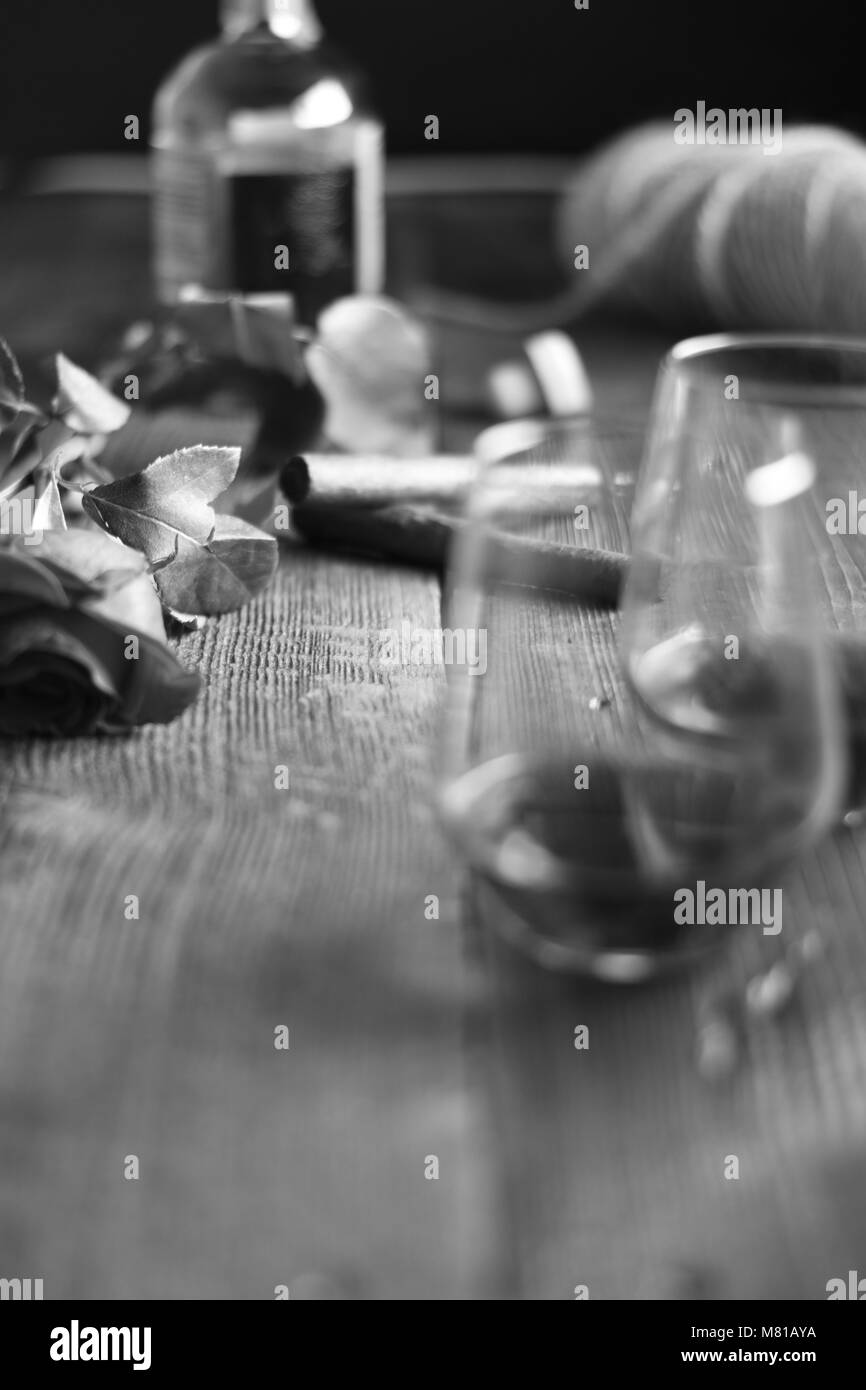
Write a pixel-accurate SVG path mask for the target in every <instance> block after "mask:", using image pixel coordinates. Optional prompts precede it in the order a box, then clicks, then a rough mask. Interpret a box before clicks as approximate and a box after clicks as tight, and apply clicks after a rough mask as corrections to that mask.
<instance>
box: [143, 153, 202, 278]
mask: <svg viewBox="0 0 866 1390" xmlns="http://www.w3.org/2000/svg"><path fill="white" fill-rule="evenodd" d="M153 179H154V190H155V196H154V205H153V206H154V214H153V215H154V242H155V252H156V278H157V284H158V285H159V288H160V297H161V298H162V299H164V300H168V301H173V300H175V299H177V297H178V295H179V294H180V292H181V290H182V289H183V288H184V287H185V286H188V285H204V284H206V283H207V280H208V274H209V270H210V266H211V263H212V260H213V247H212V245H211V229H212V227H213V226H214V211H215V209H214V208H213V207H212V202H213V186H214V180H213V166H212V163H211V161H210V160H209V159H208V158H207V156H206V155H203V154H201V153H200V152H199V151H196V150H185V149H157V150H155V151H154V172H153Z"/></svg>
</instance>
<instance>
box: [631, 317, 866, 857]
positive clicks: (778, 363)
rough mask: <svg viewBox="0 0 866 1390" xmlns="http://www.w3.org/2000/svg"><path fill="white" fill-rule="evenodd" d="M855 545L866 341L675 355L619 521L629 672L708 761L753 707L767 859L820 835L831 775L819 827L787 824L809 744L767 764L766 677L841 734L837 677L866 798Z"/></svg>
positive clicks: (657, 713) (862, 580) (851, 765)
mask: <svg viewBox="0 0 866 1390" xmlns="http://www.w3.org/2000/svg"><path fill="white" fill-rule="evenodd" d="M861 497H862V498H863V499H864V500H863V508H862V510H863V518H862V529H861V517H860V512H859V506H858V504H859V500H860V498H861ZM864 536H866V341H861V340H858V339H853V338H833V337H829V336H819V335H794V334H777V335H764V334H760V335H759V334H743V335H716V336H713V337H706V338H695V339H691V340H689V341H687V342H683V343H680V344H678V345H677V346H676V347H675V348H674V349H673V350H672V351H671V352H670V354H669V355H668V357H667V358H666V359H665V361H664V362H663V364H662V367H661V369H660V372H659V378H658V383H657V387H656V395H655V400H654V405H653V412H652V421H651V428H650V432H649V437H648V441H647V448H646V452H645V458H644V464H643V469H642V479H641V486H640V489H639V492H638V496H637V499H636V503H635V508H634V514H633V516H632V548H633V552H634V560H633V563H632V566H631V572H630V579H629V583H628V586H627V589H626V595H625V599H624V604H623V629H622V651H623V656H624V662H625V666H626V670H627V672H628V675H629V678H630V681H631V683H632V686H633V688H634V690H635V692H636V694H637V696H638V698H639V700H640V703H641V705H642V707H643V709H644V711H645V712H646V714H647V715H648V717H649V718H650V719H651V720H653V721H655V722H656V723H657V725H658V727H659V729H660V730H661V729H663V728H665V727H666V728H667V729H668V730H669V731H670V730H671V729H673V730H675V731H676V736H677V739H678V741H679V743H680V744H681V745H682V743H683V741H684V740H701V741H703V744H704V746H705V749H706V752H707V756H710V753H711V750H715V754H716V755H717V756H718V755H720V751H721V749H722V748H723V746H724V740H725V737H726V733H725V726H726V720H727V719H728V718H729V717H730V715H731V711H732V710H733V709H734V707H735V706H736V705H737V704H738V703H740V704H744V703H745V704H747V705H748V706H749V707H750V708H751V709H752V710H753V713H754V719H755V726H754V742H755V753H756V757H757V758H759V760H760V763H761V765H762V766H763V767H764V768H765V770H766V773H767V776H768V778H769V779H770V781H771V783H772V785H773V786H774V788H775V792H776V800H777V809H776V817H775V828H774V830H773V832H772V833H773V834H774V835H775V836H776V837H777V839H778V840H779V843H780V846H781V845H782V844H783V843H784V842H785V841H787V840H789V839H790V842H791V844H792V846H793V847H796V840H797V838H798V836H800V837H802V838H804V839H806V840H808V839H810V838H811V837H812V835H813V830H817V829H819V828H822V827H823V826H824V825H826V821H827V815H828V809H827V808H828V805H829V804H830V803H831V802H832V800H833V798H834V796H835V795H836V789H834V787H833V782H832V778H830V776H829V775H828V776H827V778H826V789H825V794H824V796H823V798H816V800H815V804H814V806H813V810H812V820H813V821H814V827H810V825H809V824H808V823H807V824H802V825H800V824H799V814H798V812H797V811H796V809H795V806H794V804H789V803H787V802H786V794H787V793H786V786H787V785H789V784H790V783H791V781H792V779H795V778H798V777H800V778H802V777H805V778H806V779H807V780H809V779H810V778H812V776H813V773H812V772H810V771H809V769H808V766H807V763H808V742H807V743H804V741H803V739H802V738H799V739H798V736H797V732H796V729H795V728H792V730H791V743H792V752H791V755H790V756H786V759H785V763H784V765H783V766H782V765H780V766H779V767H777V768H774V767H773V765H772V762H771V758H772V754H771V752H770V751H769V750H768V749H767V748H766V747H762V738H761V734H760V723H761V718H762V717H763V716H760V715H759V711H758V707H759V705H760V702H761V700H762V699H763V700H765V701H766V717H767V718H769V719H771V720H773V721H774V722H775V721H776V718H777V716H776V714H775V713H774V712H773V700H772V696H771V692H770V688H769V687H770V685H771V684H772V682H773V681H778V682H781V683H784V684H786V685H791V684H793V683H797V684H798V685H799V688H800V691H801V695H800V698H801V702H802V704H803V706H804V707H806V706H809V707H810V708H811V709H812V710H813V711H814V713H815V716H816V717H817V716H822V717H823V719H824V722H825V723H826V722H827V721H830V722H831V723H835V725H836V727H837V729H838V728H841V721H840V718H839V712H838V709H834V702H833V692H832V689H831V688H830V684H828V683H832V679H833V677H832V670H831V667H835V668H836V669H837V670H838V672H839V673H840V674H841V676H842V678H843V682H844V685H845V693H846V694H847V696H848V700H847V711H846V713H847V715H848V717H849V724H850V725H851V727H850V728H849V734H850V742H849V748H850V749H851V750H852V751H853V754H854V756H853V757H850V758H849V759H848V760H847V766H846V774H845V775H846V780H847V799H846V804H847V805H851V804H852V802H854V801H857V802H862V801H863V800H864V786H863V773H862V770H861V765H862V764H863V759H862V756H860V755H859V753H858V750H859V749H860V747H861V745H862V744H863V742H864V739H863V733H864V729H866V718H864V713H863V712H862V711H863V707H864V705H866V680H864V676H866V660H864V648H863V645H862V634H863V633H864V629H866V540H864ZM820 628H823V629H824V632H823V633H821V632H819V629H820ZM858 634H860V635H859V636H858ZM768 635H770V636H772V635H775V636H776V637H778V638H779V640H778V641H777V642H769V641H768V640H767V638H768ZM728 639H730V640H728ZM822 646H823V648H824V651H825V655H826V662H825V663H824V664H821V663H820V662H819V661H818V659H817V654H818V653H819V652H820V649H821V647H822ZM810 672H811V675H810ZM861 682H862V684H861V685H860V688H859V689H858V688H857V686H858V684H860V683H861ZM798 744H799V752H797V751H796V745H798ZM819 745H820V739H819V740H818V742H817V744H816V746H815V756H816V757H817V756H818V746H819ZM796 801H797V796H796V795H795V796H794V802H796Z"/></svg>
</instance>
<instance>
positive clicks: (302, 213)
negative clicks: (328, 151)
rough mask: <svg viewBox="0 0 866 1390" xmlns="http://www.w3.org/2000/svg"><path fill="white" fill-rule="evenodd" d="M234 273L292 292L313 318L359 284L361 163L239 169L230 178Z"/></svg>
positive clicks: (254, 285) (241, 285)
mask: <svg viewBox="0 0 866 1390" xmlns="http://www.w3.org/2000/svg"><path fill="white" fill-rule="evenodd" d="M227 182H228V194H229V196H228V203H229V219H230V227H231V234H230V235H231V252H230V255H231V278H232V281H233V284H234V287H235V288H237V289H240V290H244V291H250V292H252V291H266V290H281V291H283V293H287V294H292V295H294V297H295V301H296V303H297V307H298V315H299V318H300V319H301V321H302V322H305V323H309V322H312V320H313V319H314V318H315V316H316V314H317V313H318V311H319V310H320V309H321V308H322V307H323V306H324V305H325V304H327V303H329V302H330V301H331V300H333V299H337V298H339V297H340V296H341V295H345V294H351V293H352V290H353V288H354V284H355V170H354V168H353V167H352V166H351V165H337V166H332V167H331V168H326V169H319V170H317V171H315V172H313V171H307V172H303V173H302V172H297V173H246V172H245V173H236V174H234V175H233V176H232V177H231V178H229V179H228V181H227Z"/></svg>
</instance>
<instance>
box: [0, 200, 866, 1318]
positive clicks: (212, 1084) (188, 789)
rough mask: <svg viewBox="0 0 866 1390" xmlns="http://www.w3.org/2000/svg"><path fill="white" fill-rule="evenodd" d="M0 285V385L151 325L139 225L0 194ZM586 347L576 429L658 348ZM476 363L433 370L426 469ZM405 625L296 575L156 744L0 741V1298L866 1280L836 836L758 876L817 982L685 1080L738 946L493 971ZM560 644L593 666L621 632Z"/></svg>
mask: <svg viewBox="0 0 866 1390" xmlns="http://www.w3.org/2000/svg"><path fill="white" fill-rule="evenodd" d="M416 211H417V209H416ZM461 216H462V222H461V226H462V227H463V229H464V233H465V227H466V220H467V219H466V216H465V213H463V214H461ZM533 216H534V214H533ZM410 220H411V219H410ZM398 221H399V219H398ZM497 225H498V226H499V225H501V224H500V223H499V222H497ZM525 225H528V224H525ZM514 228H515V231H514V237H515V243H514V245H513V246H512V255H513V260H514V265H515V266H516V265H520V264H525V263H526V259H527V258H526V255H525V254H524V253H525V251H526V247H525V246H523V247H521V246H520V245H519V244H518V243H519V239H520V225H519V221H515V222H514ZM477 232H478V240H477V247H476V251H478V248H479V247H483V245H484V242H485V236H486V233H485V229H484V226H483V224H481V223H478V224H477ZM397 234H398V236H399V235H400V228H399V226H398V228H397ZM404 234H405V235H406V236H407V237H409V238H410V240H411V237H413V236H417V235H418V234H419V233H418V231H417V229H413V227H412V226H410V225H409V223H408V222H407V224H406V227H404ZM487 240H489V237H488V238H487ZM410 251H411V245H410ZM403 252H404V260H405V262H406V264H409V265H411V264H412V261H413V257H412V255H411V254H406V251H405V244H404V245H403ZM479 254H480V253H479ZM0 266H2V272H0V274H2V283H0V331H2V332H3V333H4V334H5V335H6V336H8V338H9V339H10V340H11V342H12V343H13V345H14V346H15V347H16V349H17V350H18V351H19V352H20V354H21V356H22V357H23V358H24V359H25V360H26V363H27V364H28V365H30V366H33V365H34V364H35V362H36V360H37V359H38V358H39V357H40V355H41V354H47V353H49V352H51V351H53V350H55V349H58V348H62V349H63V350H64V351H66V352H67V353H68V354H69V355H70V356H73V357H78V358H79V359H81V360H83V361H84V362H85V363H87V362H88V361H93V360H94V358H95V357H96V356H97V355H98V353H99V351H101V350H102V349H103V348H104V346H105V343H106V337H107V335H108V333H109V332H113V331H114V330H115V329H116V328H117V326H118V325H119V324H121V323H123V322H124V321H126V320H128V319H129V318H130V317H132V316H133V315H135V314H137V313H140V312H142V311H143V310H144V309H145V308H146V304H147V255H146V216H145V210H144V207H143V204H142V203H141V201H140V200H138V199H135V198H132V197H130V198H116V199H112V198H106V197H102V198H88V199H82V198H74V197H42V198H31V199H20V200H18V201H13V202H7V203H6V205H5V206H4V208H3V216H2V219H0ZM584 346H585V355H586V360H587V362H588V365H589V368H590V372H591V374H592V376H593V379H594V381H595V383H596V386H597V388H598V391H599V395H600V398H601V403H602V405H603V406H608V407H610V408H612V409H618V408H620V407H621V406H622V405H623V404H628V405H629V406H630V407H632V408H634V409H637V410H638V411H640V410H645V408H646V404H647V401H648V393H649V389H650V385H651V381H652V376H653V372H654V368H655V363H656V361H657V358H658V355H659V352H660V350H661V347H662V346H663V342H662V341H661V340H659V339H653V338H645V337H644V338H638V337H637V336H628V337H626V336H623V335H622V334H621V333H611V332H610V331H608V332H606V333H602V332H601V331H598V330H597V331H595V332H593V333H592V334H590V335H588V336H587V338H586V340H585V344H584ZM498 347H499V351H500V355H501V354H502V353H503V352H504V348H503V347H502V345H498ZM490 352H491V347H490V344H484V343H482V342H480V341H478V340H472V338H471V336H469V337H467V336H465V335H464V336H462V337H461V338H460V339H459V340H457V339H454V340H453V341H448V342H447V343H443V344H440V346H439V364H440V371H441V373H442V377H443V390H442V396H443V403H444V410H445V413H446V426H447V428H446V443H447V444H448V445H449V446H450V447H462V446H463V445H465V444H466V442H467V441H468V439H469V438H470V437H471V434H472V432H473V430H474V429H475V428H477V425H478V423H479V421H478V420H477V419H475V418H473V417H472V415H471V413H467V411H470V412H471V407H472V404H473V401H475V402H476V404H477V382H478V380H479V379H480V377H479V373H480V367H481V365H482V363H483V361H484V360H486V359H487V358H489V356H490ZM458 405H459V407H460V410H459V412H458V410H457V406H458ZM172 428H173V427H172V422H171V420H168V421H163V422H162V423H160V424H157V425H154V426H153V427H148V430H149V433H147V437H146V438H145V439H143V440H140V443H141V447H142V449H144V450H146V449H150V451H151V456H153V455H155V454H156V453H157V452H159V451H160V450H161V449H162V448H163V447H164V446H165V444H166V442H167V441H168V442H179V441H178V440H177V439H174V440H170V439H169V436H171V433H172ZM146 461H147V459H146V458H143V459H142V462H146ZM404 617H405V618H408V619H409V620H410V621H411V622H413V623H415V624H418V625H420V626H424V627H436V626H438V617H439V589H438V585H437V583H436V582H435V581H434V580H433V578H432V577H427V576H424V575H419V574H418V573H414V572H410V571H404V570H401V569H398V568H391V567H388V566H381V565H380V566H377V565H374V564H368V563H364V562H356V561H351V560H338V559H334V558H330V557H326V556H321V555H313V554H307V553H303V552H300V551H297V550H296V551H287V552H286V553H285V555H284V557H283V562H282V564H281V567H280V570H279V574H278V576H277V579H276V582H275V583H274V585H273V587H272V588H271V590H270V591H269V592H268V593H267V594H266V595H265V596H264V597H262V598H261V599H260V600H258V601H257V602H255V603H253V604H252V605H251V606H250V607H248V608H246V609H244V610H243V611H242V612H240V613H237V614H234V615H231V616H227V617H224V618H222V619H220V620H216V621H212V622H210V623H209V624H208V625H207V626H206V627H205V628H204V630H203V631H201V632H200V633H198V634H195V635H193V636H189V637H186V638H184V639H183V640H182V641H181V643H180V647H181V653H182V656H183V659H184V660H185V661H187V662H189V663H191V664H194V665H195V666H196V667H197V668H198V669H199V670H200V671H201V674H202V678H203V693H202V695H201V698H200V699H199V701H198V703H197V704H196V705H195V706H194V707H193V708H192V709H191V710H190V711H189V712H188V713H187V714H186V715H185V716H184V717H182V718H181V719H180V720H178V721H177V722H176V723H174V724H173V725H171V726H169V727H168V728H149V729H145V730H142V731H141V732H139V733H137V734H136V735H135V736H133V737H130V738H127V739H115V740H101V741H100V740H90V739H85V740H80V741H76V742H57V743H51V742H40V741H35V742H26V743H24V742H22V743H18V744H14V745H10V744H6V745H3V746H0V805H2V824H0V887H2V897H0V961H2V969H0V1107H2V1121H0V1276H2V1277H6V1278H11V1277H23V1278H24V1277H29V1278H42V1279H43V1280H44V1288H45V1297H46V1298H67V1297H75V1298H88V1299H89V1298H116V1299H137V1298H168V1299H195V1298H208V1299H211V1298H213V1299H272V1298H274V1297H275V1290H277V1289H278V1287H280V1286H288V1287H289V1289H290V1290H291V1296H292V1297H293V1298H311V1299H320V1298H321V1299H327V1298H334V1299H340V1298H343V1299H477V1298H487V1299H512V1298H515V1299H573V1298H574V1297H575V1296H576V1295H575V1290H576V1289H577V1288H578V1287H579V1286H586V1287H587V1290H588V1293H589V1297H590V1299H611V1298H623V1299H634V1298H651V1299H678V1298H686V1299H688V1298H715V1297H722V1298H761V1299H767V1298H776V1297H786V1296H790V1297H796V1298H802V1299H822V1298H824V1297H825V1296H826V1295H825V1292H824V1291H825V1285H826V1282H827V1280H828V1279H830V1278H832V1277H834V1276H837V1275H838V1276H842V1277H845V1276H846V1275H847V1271H848V1270H849V1269H858V1268H863V1266H864V1260H866V1199H864V1196H863V1192H862V1188H863V1184H864V1180H866V1164H864V1158H866V1102H864V1095H866V941H864V935H863V925H864V924H863V912H862V906H861V905H862V903H863V901H864V890H866V839H864V837H863V835H862V834H860V833H852V832H850V831H842V832H840V834H839V835H838V836H837V837H836V839H835V840H834V841H833V842H832V843H830V844H828V845H826V846H825V847H824V848H823V849H822V850H821V851H820V853H818V854H815V855H813V856H810V857H809V858H808V859H807V860H804V861H803V863H802V864H801V865H800V866H799V868H798V870H797V872H796V874H795V875H793V876H792V878H791V881H790V882H789V884H787V885H786V924H787V926H786V934H788V933H790V934H791V935H789V937H788V939H789V941H791V940H794V941H796V937H797V935H798V934H800V933H803V932H804V931H805V930H807V929H809V928H818V929H819V931H820V934H821V938H822V941H823V943H824V945H825V952H824V954H823V956H822V957H821V958H820V959H819V960H818V961H816V962H815V963H814V964H813V965H812V966H811V967H810V968H809V970H808V971H807V972H806V973H805V975H804V979H803V983H802V987H801V989H800V990H799V991H798V993H797V995H796V997H795V999H794V1001H793V1002H792V1004H791V1006H790V1007H789V1008H788V1010H787V1011H786V1012H785V1013H784V1014H783V1015H782V1016H780V1017H778V1018H774V1019H772V1020H769V1021H764V1022H758V1021H755V1022H753V1023H751V1024H749V1026H748V1027H747V1029H746V1032H745V1036H744V1038H743V1049H744V1050H743V1058H742V1062H741V1065H740V1067H739V1068H738V1070H737V1071H736V1072H735V1074H734V1075H733V1077H732V1078H731V1079H729V1080H728V1081H726V1082H723V1083H720V1084H716V1085H711V1084H709V1083H708V1081H707V1080H706V1079H705V1078H703V1077H702V1076H701V1075H700V1074H699V1072H698V1069H697V1067H696V1065H695V1056H694V1054H695V1045H696V1035H697V1030H698V1027H699V1025H700V1020H701V1016H702V1009H703V1008H704V1006H705V1001H706V999H707V998H709V997H712V996H713V994H714V992H715V993H718V991H720V990H725V989H733V990H735V991H736V990H741V989H742V986H743V984H744V982H745V981H746V979H747V978H749V976H750V975H751V974H752V973H753V972H754V970H755V969H756V968H758V966H759V964H760V955H761V952H762V951H764V950H765V949H768V948H767V947H765V946H764V945H763V944H761V943H760V942H757V941H756V940H755V938H754V937H752V936H748V937H745V938H743V939H741V940H739V941H738V942H737V944H736V946H735V947H733V948H732V951H731V953H730V955H729V956H728V957H726V959H725V961H724V962H723V963H721V964H720V965H719V966H718V967H716V968H715V969H714V970H713V969H711V970H708V971H705V972H704V973H702V974H701V975H694V976H687V977H685V978H681V979H678V980H676V981H674V982H671V983H667V984H663V985H659V986H656V987H653V988H647V989H642V990H633V991H630V990H623V991H617V990H614V989H609V988H608V989H605V988H601V987H591V986H588V985H586V984H580V983H575V982H574V981H570V980H565V979H560V978H552V977H547V976H545V975H543V974H541V973H539V972H538V971H537V970H536V969H534V968H533V967H532V966H530V965H528V964H526V963H524V962H523V961H522V960H520V959H518V958H516V957H515V956H513V955H512V954H511V953H510V952H509V951H508V950H507V948H505V947H504V946H501V945H500V944H499V943H498V941H497V940H496V939H495V938H494V936H493V935H492V933H491V932H490V930H489V929H488V925H487V924H485V923H483V922H479V920H478V919H477V916H476V915H475V914H474V912H473V909H472V901H471V898H470V897H469V896H467V894H466V892H465V884H464V878H463V873H462V870H461V867H460V864H459V863H458V862H457V861H456V860H455V856H454V854H453V852H452V851H451V849H450V848H449V847H448V846H447V845H446V844H445V842H444V840H443V838H442V836H441V833H440V830H439V827H438V824H437V820H436V816H435V814H434V810H433V805H432V795H431V786H432V777H433V774H434V770H435V769H434V766H433V764H434V762H435V730H436V724H437V718H438V715H439V707H440V697H441V686H442V676H441V671H440V670H438V669H435V668H434V669H430V670H424V669H423V668H414V669H408V670H399V669H396V670H394V671H393V672H392V673H389V674H387V675H384V674H383V673H382V671H381V670H378V671H375V670H372V669H371V668H370V666H369V663H368V662H367V663H365V661H364V660H363V653H364V651H365V649H366V642H367V634H368V633H369V630H370V629H371V628H374V629H378V628H381V627H392V626H396V625H398V623H399V621H400V620H401V619H402V618H404ZM395 619H396V622H395ZM582 621H583V624H584V632H585V635H586V640H587V642H588V644H589V646H588V649H589V650H591V651H593V652H595V653H596V654H597V656H598V659H599V660H601V659H604V660H605V661H606V662H607V661H608V660H609V658H610V655H611V651H612V646H611V644H612V640H613V631H614V626H615V624H614V622H613V620H612V619H611V617H610V616H609V615H604V614H600V615H592V614H587V615H585V617H584V619H583V620H582ZM613 695H614V702H613V705H612V706H611V709H610V711H609V715H610V718H612V719H615V718H616V714H617V701H618V689H617V687H616V684H615V682H614V688H613ZM278 765H286V766H287V767H288V768H289V770H290V788H289V790H288V791H281V790H277V789H276V788H275V785H274V773H275V768H276V767H277V766H278ZM129 894H136V895H138V897H139V899H140V918H139V920H136V921H128V920H126V919H125V916H124V901H125V899H126V897H127V895H129ZM430 894H436V895H437V896H438V897H439V899H440V917H439V920H437V921H430V920H427V919H426V917H425V898H426V897H427V896H428V895H430ZM580 1024H586V1025H588V1026H589V1030H590V1047H589V1049H588V1050H577V1049H576V1048H575V1046H574V1035H575V1028H576V1027H577V1026H578V1025H580ZM281 1026H285V1027H286V1028H288V1030H289V1039H290V1046H289V1048H288V1050H278V1049H277V1048H276V1047H275V1030H278V1029H279V1028H280V1027H281ZM132 1155H135V1156H136V1157H137V1159H138V1171H139V1176H138V1178H137V1179H131V1178H129V1177H127V1176H125V1174H126V1173H128V1172H129V1171H131V1165H130V1164H129V1158H130V1156H132ZM731 1155H735V1156H737V1157H738V1159H739V1169H740V1176H739V1179H738V1180H734V1181H731V1180H728V1179H726V1178H725V1175H724V1174H725V1165H726V1161H727V1159H728V1156H731ZM432 1157H435V1158H437V1159H438V1178H435V1179H431V1178H430V1177H429V1176H428V1175H429V1174H430V1173H431V1171H432V1168H433V1165H431V1162H430V1160H431V1158H432Z"/></svg>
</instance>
